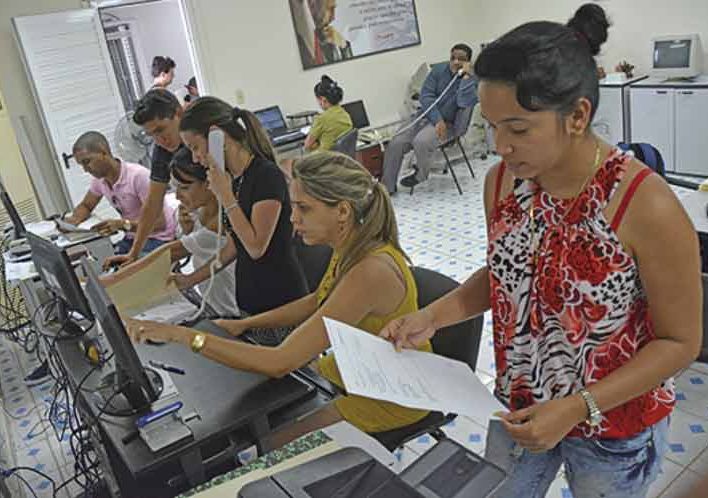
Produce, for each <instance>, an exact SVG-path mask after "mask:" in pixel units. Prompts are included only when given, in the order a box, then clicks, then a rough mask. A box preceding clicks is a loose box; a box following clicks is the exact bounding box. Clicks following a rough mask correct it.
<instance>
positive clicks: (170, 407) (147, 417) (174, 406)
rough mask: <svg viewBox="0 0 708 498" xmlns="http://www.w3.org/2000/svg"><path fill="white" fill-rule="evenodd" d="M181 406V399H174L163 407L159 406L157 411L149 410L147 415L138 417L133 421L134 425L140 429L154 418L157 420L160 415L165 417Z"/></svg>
mask: <svg viewBox="0 0 708 498" xmlns="http://www.w3.org/2000/svg"><path fill="white" fill-rule="evenodd" d="M180 408H182V402H181V401H175V402H174V403H171V404H169V405H167V406H165V407H164V408H161V409H159V410H157V411H154V412H150V413H148V414H147V415H143V416H142V417H140V418H138V420H136V421H135V426H136V427H137V428H138V429H142V428H143V427H145V426H146V425H148V424H151V423H152V422H154V421H155V420H159V419H161V418H162V417H166V416H167V415H170V414H171V413H176V412H178V411H179V410H180Z"/></svg>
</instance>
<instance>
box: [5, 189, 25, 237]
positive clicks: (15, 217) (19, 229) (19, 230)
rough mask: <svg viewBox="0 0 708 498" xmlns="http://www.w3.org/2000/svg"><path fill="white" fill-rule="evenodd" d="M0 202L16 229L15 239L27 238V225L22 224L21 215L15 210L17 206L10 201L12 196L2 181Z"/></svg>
mask: <svg viewBox="0 0 708 498" xmlns="http://www.w3.org/2000/svg"><path fill="white" fill-rule="evenodd" d="M0 201H1V202H2V205H3V207H4V208H5V212H6V213H7V215H8V216H9V217H10V221H11V222H12V225H13V227H14V228H15V239H21V238H23V237H24V236H25V233H27V231H26V230H25V224H24V223H22V218H20V214H19V213H18V212H17V209H15V205H14V204H13V203H12V200H11V199H10V194H8V193H7V190H5V185H3V184H2V182H1V181H0Z"/></svg>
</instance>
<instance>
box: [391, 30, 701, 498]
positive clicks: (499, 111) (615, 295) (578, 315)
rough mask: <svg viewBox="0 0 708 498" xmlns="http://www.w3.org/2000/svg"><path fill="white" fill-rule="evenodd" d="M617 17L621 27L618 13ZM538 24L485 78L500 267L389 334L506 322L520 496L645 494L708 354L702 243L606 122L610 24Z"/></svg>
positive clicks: (496, 424)
mask: <svg viewBox="0 0 708 498" xmlns="http://www.w3.org/2000/svg"><path fill="white" fill-rule="evenodd" d="M603 17H604V16H603ZM577 24H580V28H579V29H574V28H573V27H572V26H574V24H573V23H570V24H569V26H570V27H569V26H563V25H560V24H555V23H550V22H533V23H529V24H525V25H523V26H520V27H518V28H516V29H514V30H513V31H511V32H509V33H507V34H506V35H504V36H503V37H501V38H500V39H499V40H497V41H495V42H494V43H492V44H491V45H489V46H488V47H487V48H486V49H485V50H484V51H483V52H482V53H481V55H480V56H479V58H478V60H477V61H476V64H475V73H476V75H477V76H478V77H479V79H480V85H479V97H480V103H481V107H482V112H483V114H484V116H485V118H486V119H487V120H488V121H489V123H490V125H491V126H492V128H493V129H494V131H495V138H496V146H497V152H498V153H499V155H500V156H501V157H502V159H503V160H502V162H501V163H500V164H498V165H496V166H495V167H493V168H492V169H491V170H490V171H489V173H488V175H487V178H486V181H485V207H486V213H487V223H488V241H489V242H488V258H487V266H485V267H484V268H482V269H480V270H479V271H477V272H476V273H475V274H474V275H472V276H471V277H470V278H469V279H468V280H467V281H466V282H465V283H464V284H463V285H462V286H461V287H459V288H458V289H457V290H455V291H454V292H452V293H450V294H449V295H447V296H445V297H443V298H442V299H440V300H438V301H437V302H435V303H433V304H431V305H430V306H428V307H426V308H424V309H422V310H420V311H418V312H416V313H413V314H410V315H407V316H406V317H403V318H401V319H398V320H395V321H393V322H391V323H390V324H389V325H388V326H387V327H386V328H385V329H384V330H383V331H382V333H381V335H382V336H384V337H387V338H390V339H391V340H393V341H394V342H396V344H397V346H398V347H413V346H415V345H417V344H420V343H421V341H423V340H427V339H429V338H430V337H431V336H432V335H433V334H434V333H435V330H437V329H440V328H443V327H446V326H448V325H450V324H453V323H456V322H459V321H462V320H465V319H467V318H469V317H472V316H475V315H479V314H480V313H483V312H484V311H486V310H487V309H490V308H491V310H492V315H493V319H494V347H495V357H496V368H497V378H496V395H497V397H498V398H499V399H500V400H501V401H502V402H503V403H504V404H505V405H506V406H507V407H508V409H509V412H508V413H504V414H501V421H492V422H491V423H490V427H489V431H488V435H487V450H486V455H487V457H488V458H489V459H491V460H492V461H494V462H496V463H498V464H499V465H501V466H503V467H504V468H506V469H507V471H508V472H509V476H510V477H509V479H508V480H507V482H506V483H505V484H504V485H503V487H502V489H500V490H499V491H498V492H497V495H496V496H499V497H504V498H515V497H519V498H521V497H523V498H533V497H542V496H545V494H546V492H547V490H548V488H549V486H550V484H551V483H552V482H553V480H554V479H555V477H556V475H557V472H558V469H559V467H560V465H561V464H564V465H565V471H566V477H567V479H568V482H569V485H570V488H571V491H572V493H573V496H575V498H586V497H598V498H599V497H604V498H611V497H623V498H624V497H643V496H646V493H647V490H648V487H649V485H650V484H651V482H652V481H654V479H655V478H656V476H657V474H658V473H659V470H660V465H661V460H662V457H663V454H664V453H665V451H666V447H667V441H666V437H667V430H668V419H669V415H670V413H671V411H672V409H673V405H674V392H673V386H672V381H671V377H672V376H673V375H674V374H675V373H676V372H677V371H679V370H680V369H682V368H684V367H686V366H688V365H689V364H690V363H691V362H692V361H693V360H694V359H695V358H696V356H697V355H698V352H699V348H700V340H701V323H702V319H701V299H702V297H701V283H700V268H699V254H698V242H697V237H696V234H695V232H694V229H693V226H692V225H691V222H690V220H689V219H688V217H687V216H686V213H685V212H684V210H683V208H682V207H681V205H680V204H679V202H678V200H677V199H676V197H675V196H674V194H673V193H672V191H671V190H670V188H669V187H668V185H667V184H666V183H665V182H664V180H663V179H662V178H660V177H659V176H658V175H657V174H655V173H653V172H652V171H651V170H649V168H647V167H646V166H645V165H643V164H642V163H640V162H638V161H637V160H635V159H634V158H633V157H631V156H628V155H625V154H623V153H622V152H620V151H618V150H617V149H615V148H613V147H612V146H610V145H608V144H606V143H604V142H603V141H601V140H600V139H599V138H598V137H597V136H595V135H594V133H593V132H592V129H591V126H590V123H591V122H592V118H593V115H594V113H595V110H596V109H597V106H598V100H599V96H598V95H599V90H598V81H597V76H596V67H595V61H594V59H593V55H595V54H597V53H598V51H599V47H600V45H601V44H602V42H604V40H605V39H606V38H607V23H606V21H605V22H604V23H603V22H598V23H592V22H590V23H577Z"/></svg>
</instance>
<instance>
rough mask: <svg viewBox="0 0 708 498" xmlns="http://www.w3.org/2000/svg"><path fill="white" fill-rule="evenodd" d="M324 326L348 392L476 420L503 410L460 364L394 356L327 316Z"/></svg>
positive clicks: (415, 354) (421, 355)
mask: <svg viewBox="0 0 708 498" xmlns="http://www.w3.org/2000/svg"><path fill="white" fill-rule="evenodd" d="M324 322H325V327H326V329H327V334H328V335H329V340H330V343H331V344H332V348H333V349H334V356H335V358H336V360H337V366H338V367H339V372H340V374H341V376H342V380H343V381H344V385H345V387H346V389H347V392H349V393H351V394H358V395H360V396H366V397H369V398H374V399H380V400H384V401H390V402H393V403H397V404H399V405H402V406H407V407H410V408H418V409H423V410H436V411H442V412H452V413H457V414H462V415H467V416H470V417H472V418H473V419H475V420H479V421H483V420H489V419H490V418H492V417H494V413H496V412H500V411H501V412H506V411H507V410H506V408H505V407H504V406H503V405H502V404H501V403H500V402H499V401H497V399H496V398H495V397H494V396H493V395H492V394H491V393H490V392H489V391H488V390H487V388H486V387H484V385H483V384H482V382H481V381H480V380H479V378H477V376H476V375H475V374H474V372H473V371H472V370H471V369H470V367H469V365H466V364H465V363H462V362H460V361H456V360H452V359H449V358H445V357H443V356H440V355H436V354H433V353H426V352H423V351H416V350H404V351H401V352H400V353H399V352H396V351H395V349H394V347H393V345H392V344H391V343H390V342H388V341H385V340H383V339H381V338H379V337H376V336H374V335H372V334H369V333H368V332H365V331H363V330H359V329H356V328H354V327H351V326H349V325H347V324H344V323H341V322H338V321H336V320H331V319H329V318H324Z"/></svg>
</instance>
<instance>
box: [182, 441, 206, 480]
mask: <svg viewBox="0 0 708 498" xmlns="http://www.w3.org/2000/svg"><path fill="white" fill-rule="evenodd" d="M179 463H180V465H181V466H182V470H183V471H184V475H185V476H186V477H187V481H188V482H189V485H190V486H191V487H194V486H197V485H199V484H201V483H203V482H204V481H206V472H205V470H204V463H203V462H202V451H201V450H200V449H199V448H196V449H194V450H192V451H190V452H189V453H185V454H184V455H182V456H180V457H179Z"/></svg>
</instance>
